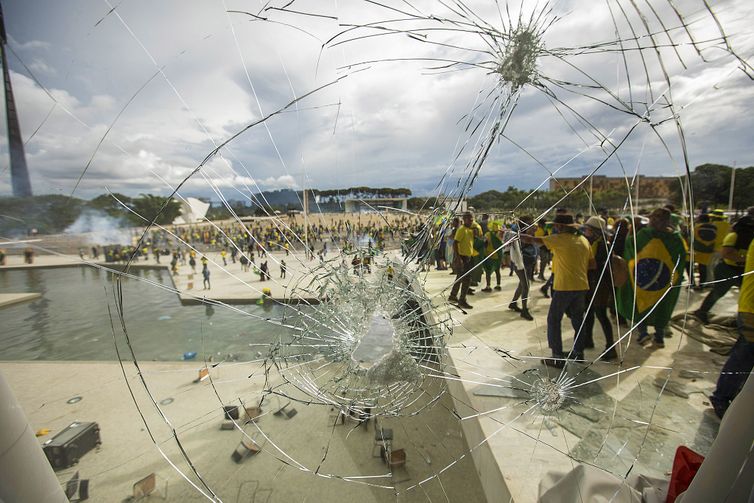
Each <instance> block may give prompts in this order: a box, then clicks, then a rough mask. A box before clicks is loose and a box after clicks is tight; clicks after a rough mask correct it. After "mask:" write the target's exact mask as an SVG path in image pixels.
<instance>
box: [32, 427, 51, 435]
mask: <svg viewBox="0 0 754 503" xmlns="http://www.w3.org/2000/svg"><path fill="white" fill-rule="evenodd" d="M49 433H50V430H49V429H48V428H40V429H38V430H37V432H36V433H34V435H36V436H38V437H44V436H45V435H48V434H49Z"/></svg>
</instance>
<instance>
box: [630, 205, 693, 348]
mask: <svg viewBox="0 0 754 503" xmlns="http://www.w3.org/2000/svg"><path fill="white" fill-rule="evenodd" d="M670 216H671V213H670V211H669V210H668V209H667V208H657V209H656V210H654V211H653V212H652V213H651V214H650V215H649V225H648V226H646V227H644V228H643V229H641V230H640V231H638V232H637V233H636V237H635V238H634V236H633V235H629V236H628V237H627V238H626V248H625V251H624V255H623V257H624V258H625V259H626V263H627V266H628V274H629V280H628V281H627V282H626V284H625V285H623V286H622V287H621V288H619V289H618V291H617V301H618V312H619V313H620V314H621V316H623V317H624V318H625V319H627V320H631V322H632V323H634V324H638V330H639V338H638V340H637V342H638V343H639V344H641V345H645V344H648V343H649V342H650V336H649V333H648V331H647V327H648V326H653V327H654V328H655V334H654V341H652V342H653V346H654V347H656V348H664V347H665V342H664V336H665V327H667V325H668V323H669V322H670V317H671V316H672V315H673V309H675V305H676V302H677V301H678V295H679V293H680V288H678V287H679V286H680V284H681V280H682V279H683V272H684V269H685V267H686V248H685V247H684V244H683V238H681V236H680V234H679V233H678V232H676V231H674V230H673V228H672V227H671V219H670Z"/></svg>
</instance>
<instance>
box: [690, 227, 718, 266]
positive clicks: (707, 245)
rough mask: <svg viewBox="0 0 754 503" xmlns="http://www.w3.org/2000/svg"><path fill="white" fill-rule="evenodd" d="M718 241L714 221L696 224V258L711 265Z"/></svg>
mask: <svg viewBox="0 0 754 503" xmlns="http://www.w3.org/2000/svg"><path fill="white" fill-rule="evenodd" d="M716 241H717V226H716V225H715V224H714V223H712V222H707V223H703V224H697V225H695V226H694V260H695V261H696V262H697V263H698V264H702V265H709V261H710V258H712V253H713V252H714V251H715V242H716Z"/></svg>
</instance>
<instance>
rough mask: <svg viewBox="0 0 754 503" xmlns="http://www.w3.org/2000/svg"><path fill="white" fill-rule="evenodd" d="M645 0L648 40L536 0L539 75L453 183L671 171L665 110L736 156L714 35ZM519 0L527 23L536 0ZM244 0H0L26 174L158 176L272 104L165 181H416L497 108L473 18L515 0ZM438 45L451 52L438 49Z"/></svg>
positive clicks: (99, 185) (623, 8)
mask: <svg viewBox="0 0 754 503" xmlns="http://www.w3.org/2000/svg"><path fill="white" fill-rule="evenodd" d="M288 3H289V2H288V1H280V2H274V1H273V2H267V3H265V4H264V5H271V6H273V7H275V6H278V7H282V6H284V5H286V4H288ZM651 3H652V6H653V7H654V12H656V13H657V16H659V18H660V19H659V20H658V17H657V16H655V14H654V12H652V11H651V10H649V9H646V12H642V13H641V14H642V16H643V19H644V21H646V22H647V23H648V27H649V31H650V32H652V33H653V36H651V37H650V36H646V35H645V34H646V32H647V29H646V27H645V26H644V25H643V21H642V17H641V16H639V15H638V14H637V13H636V12H634V11H633V10H632V9H633V8H632V6H631V3H630V2H623V1H620V2H615V1H611V2H609V3H608V2H577V1H575V0H573V1H570V2H569V1H564V2H552V3H551V4H550V6H549V7H551V8H552V10H551V12H548V13H546V14H545V15H543V16H542V17H541V20H543V22H546V24H547V27H546V28H545V29H543V30H542V31H541V39H540V40H539V42H538V43H537V44H535V45H534V46H527V48H528V49H531V48H532V47H533V48H535V49H536V48H538V49H540V50H543V51H547V52H543V53H541V54H540V55H539V57H537V59H536V72H537V75H536V77H537V80H538V81H539V82H540V83H544V84H545V85H546V86H547V88H549V89H550V91H551V93H550V94H549V95H548V93H545V92H543V90H542V88H541V87H540V88H535V87H533V86H531V85H527V86H524V88H523V90H522V92H521V93H520V95H519V96H518V97H517V103H516V106H515V109H514V110H513V112H512V114H511V116H510V120H509V121H508V122H507V123H506V126H505V128H504V132H503V135H498V136H496V139H497V141H496V142H495V144H494V146H493V148H492V149H491V151H490V154H489V157H488V158H487V160H486V162H485V164H484V166H483V168H482V169H481V171H480V173H479V177H478V179H477V180H476V182H475V184H474V187H473V189H472V193H476V192H480V191H482V190H488V189H493V188H494V189H500V190H504V189H505V188H506V187H508V186H509V185H513V186H517V187H520V188H533V187H536V186H538V185H539V184H541V183H542V182H543V181H546V180H547V178H548V176H550V173H552V172H555V171H556V170H558V169H559V171H557V174H556V176H575V175H582V174H585V173H588V172H591V171H593V170H594V169H595V168H597V167H598V166H599V167H600V168H599V171H597V174H606V175H621V174H623V173H624V172H625V173H634V172H635V171H637V170H638V172H640V173H642V174H645V175H667V176H670V175H678V174H680V173H682V172H683V166H684V149H683V147H682V143H681V140H680V135H679V132H678V128H677V127H676V122H675V121H673V120H672V117H673V113H675V114H676V115H677V117H678V118H679V120H680V123H681V125H682V128H683V133H684V138H685V142H686V149H685V153H686V154H687V155H688V162H689V164H690V165H691V166H696V165H698V164H702V163H706V162H716V163H723V164H733V163H734V162H735V163H736V164H737V165H739V166H749V165H754V151H753V150H752V149H751V144H752V140H754V135H752V131H753V130H754V115H753V114H751V113H750V107H751V104H752V103H754V84H753V83H752V80H750V79H749V78H748V77H747V76H746V75H744V73H743V72H741V71H739V70H737V66H738V65H739V63H738V61H737V60H736V59H735V58H733V57H732V56H731V55H730V54H729V52H728V51H726V50H724V49H723V45H722V44H721V43H719V36H720V33H719V31H717V28H716V23H715V20H714V18H713V17H712V15H711V14H710V13H709V12H708V11H707V10H706V9H705V7H704V4H703V2H701V1H696V0H689V1H684V2H674V3H676V4H677V5H678V6H679V10H680V12H681V14H682V15H683V16H684V19H685V20H686V21H687V23H686V24H687V26H686V27H685V28H684V27H683V26H681V23H680V21H679V18H678V17H677V16H675V14H674V13H673V11H672V10H670V8H669V7H670V5H669V4H668V3H667V1H666V0H662V1H655V0H652V2H651ZM713 3H714V4H715V6H716V7H715V14H716V15H717V17H718V19H719V20H720V22H721V23H722V25H723V26H724V27H725V30H726V33H727V35H729V37H730V38H729V42H730V43H731V45H732V47H733V48H734V49H735V51H736V52H737V54H738V55H739V56H741V57H742V58H744V59H750V60H751V61H754V33H753V30H752V28H751V27H750V23H749V22H748V21H749V20H751V19H754V6H752V5H751V4H752V2H749V1H747V0H736V1H721V2H713ZM515 4H516V5H518V4H519V3H518V2H515ZM524 4H525V5H524V12H523V15H524V17H523V19H524V22H526V20H527V19H528V18H529V17H530V16H531V14H532V9H534V8H535V5H536V2H532V3H531V5H528V4H527V2H524ZM262 5H263V4H262V3H261V2H260V3H255V2H248V1H244V2H240V1H236V2H234V1H232V0H217V1H201V2H200V1H188V0H180V1H178V0H176V1H160V2H152V1H149V0H121V1H120V2H116V0H105V1H104V2H98V1H94V0H91V1H87V0H66V1H64V2H61V1H56V0H47V1H41V0H23V1H22V0H13V1H7V0H6V1H4V2H3V10H4V15H5V25H6V30H7V34H8V38H9V40H8V46H9V48H10V49H9V50H8V62H9V64H10V68H11V78H12V82H13V89H14V93H15V96H16V103H17V106H18V108H19V113H20V121H21V128H22V133H23V137H24V139H25V140H26V155H27V162H28V165H29V170H30V172H31V179H32V186H33V189H34V192H35V193H37V194H40V193H60V194H70V193H71V192H72V191H73V189H74V187H75V186H76V183H77V180H78V178H79V177H80V176H81V175H82V173H84V170H85V169H86V172H85V174H84V175H83V178H82V180H81V182H80V184H79V186H78V188H77V189H76V192H75V193H76V195H77V196H79V197H85V198H86V197H93V196H96V195H98V194H102V193H104V192H105V191H106V190H108V189H109V190H111V191H114V192H122V193H126V194H130V195H136V194H138V193H140V192H150V193H163V194H166V193H169V191H170V187H171V186H175V185H176V184H178V183H180V182H181V181H182V180H183V179H184V178H185V177H186V176H188V174H189V173H190V172H191V171H192V170H193V169H194V168H195V167H197V166H198V165H199V164H200V163H201V162H202V160H203V159H204V158H205V157H206V156H207V155H208V154H209V153H210V152H211V151H212V150H213V149H214V148H215V146H216V145H219V144H222V143H223V142H225V141H226V140H227V139H229V138H231V137H232V136H233V135H235V134H236V133H238V132H240V131H242V130H244V129H245V128H247V126H249V125H251V124H253V123H255V122H257V121H259V120H260V118H262V117H266V116H267V115H269V114H273V113H274V112H277V111H280V110H282V112H281V113H278V114H275V115H273V116H272V117H271V118H269V119H268V120H266V121H264V122H262V123H259V124H257V125H255V126H253V127H251V128H248V129H246V130H245V131H244V132H243V133H242V134H240V135H239V136H238V137H237V138H235V139H234V140H233V141H231V142H230V143H228V144H227V146H226V147H225V148H223V149H221V150H220V152H219V154H220V155H217V156H214V157H213V158H211V159H210V160H209V161H208V162H207V163H206V165H205V166H204V167H203V168H202V170H201V171H200V172H199V173H197V174H196V175H194V176H193V177H192V178H191V179H189V180H188V181H187V182H186V184H185V186H184V189H183V190H182V193H184V194H186V195H195V196H208V197H212V198H213V199H218V198H219V195H218V194H222V195H223V196H224V197H226V198H228V199H241V198H242V197H243V195H244V194H248V192H249V191H250V190H253V191H255V190H257V188H261V189H278V188H287V187H295V188H300V187H301V186H302V185H304V184H306V185H307V186H313V187H318V188H323V189H324V188H342V187H348V186H355V185H368V186H391V187H398V186H403V187H409V188H411V189H412V190H413V191H414V193H416V194H429V193H432V192H433V191H434V190H437V189H436V185H437V183H438V181H439V180H440V179H441V177H442V175H443V173H446V172H448V173H451V174H452V176H451V178H453V177H456V178H457V177H461V176H463V175H464V172H465V171H464V170H465V166H466V164H467V162H468V161H469V159H470V158H471V156H473V155H474V153H475V152H477V150H478V148H479V145H480V143H479V142H480V141H483V139H484V137H485V135H486V134H487V132H488V131H489V130H490V128H491V127H492V125H493V124H494V123H495V121H496V118H497V117H498V115H499V113H500V107H499V101H497V102H495V101H494V98H495V97H496V96H501V95H502V96H505V95H506V94H505V89H504V86H502V85H501V83H500V75H499V74H497V73H495V72H491V71H490V68H492V67H494V66H495V64H496V63H495V62H497V63H499V61H500V58H501V56H500V55H499V54H498V55H497V57H492V55H491V54H489V53H486V52H485V51H489V47H490V46H489V45H488V42H489V40H490V39H489V37H485V36H482V34H480V33H479V32H480V29H479V26H482V24H483V23H486V24H488V25H489V26H490V27H492V28H494V29H496V30H500V31H510V30H511V24H512V25H514V28H515V25H516V24H517V19H518V11H517V7H516V8H514V7H513V6H511V8H510V9H511V13H510V16H511V20H512V21H509V19H508V14H507V13H505V12H504V11H503V12H502V13H501V12H498V10H497V9H496V7H495V3H494V2H493V1H492V0H485V1H478V2H467V3H466V5H469V6H471V8H472V9H473V13H467V14H465V15H463V14H462V13H458V12H456V13H453V12H450V11H449V10H448V9H447V8H445V7H442V6H441V5H439V4H437V3H435V2H431V1H420V2H412V3H407V2H403V1H395V2H386V3H385V5H388V6H392V7H394V9H389V8H385V7H380V6H378V5H375V4H374V3H366V2H361V1H359V0H347V1H345V2H344V1H340V2H336V1H334V0H333V1H321V0H318V1H304V0H300V1H296V2H294V3H293V4H291V5H290V6H289V7H288V8H287V9H288V11H283V10H279V9H275V8H273V9H266V10H260V9H261V8H262ZM540 7H541V5H540ZM233 10H241V11H247V12H250V13H251V14H253V15H250V14H243V13H234V12H229V11H233ZM304 13H310V14H316V16H315V15H305V14H304ZM534 14H535V16H536V15H537V14H538V12H535V13H534ZM431 15H434V16H435V18H434V19H431V18H430V16H431ZM254 16H258V17H254ZM416 17H421V18H423V20H417V19H416ZM412 18H413V19H412ZM439 18H448V19H453V20H455V21H456V23H450V22H440V21H437V19H439ZM614 18H615V19H616V21H615V24H614V23H613V21H612V19H614ZM550 21H554V22H552V23H550ZM660 21H662V24H660ZM369 23H374V24H373V25H372V26H375V27H374V28H371V27H365V25H367V24H369ZM473 25H476V27H474V26H473ZM662 25H664V27H665V28H664V29H663V28H662ZM632 28H633V30H634V32H636V34H637V36H638V37H639V43H640V44H642V45H643V46H644V47H649V46H650V45H651V44H652V43H653V42H654V44H655V45H657V46H661V47H659V48H658V49H657V51H655V49H652V48H647V49H645V50H643V51H637V50H635V48H636V44H637V42H636V41H635V40H632V37H633V35H632V31H631V29H632ZM665 29H666V30H667V31H664V30H665ZM389 30H393V33H390V31H389ZM408 30H413V34H414V35H415V36H413V37H410V36H408V35H407V34H406V33H405V32H406V31H408ZM396 31H401V32H402V33H395V32H396ZM520 31H521V30H519V32H520ZM523 31H526V30H523ZM339 33H340V35H338V34H339ZM616 33H617V36H618V37H619V38H621V39H623V43H622V47H623V49H624V50H623V51H622V52H621V51H620V50H619V49H620V47H621V44H618V43H616V40H617V38H616ZM336 35H338V36H337V37H336V38H334V39H333V37H334V36H336ZM689 36H691V37H693V39H694V40H695V41H696V42H697V45H696V47H694V46H693V45H692V44H691V43H690V39H689ZM341 42H342V43H341ZM499 43H500V46H501V47H504V46H506V45H508V46H510V43H508V42H506V41H500V42H499ZM511 47H512V46H511ZM579 47H583V48H587V47H588V49H583V50H580V51H577V50H575V49H574V48H579ZM697 50H698V51H697ZM658 52H659V54H660V56H661V57H662V62H663V64H662V65H660V64H659V62H658V58H657V54H658ZM700 53H701V54H700ZM419 58H425V59H422V60H419ZM439 60H442V61H444V62H443V63H441V62H439ZM454 61H462V62H465V63H471V64H470V65H455V66H450V67H448V68H439V67H442V66H447V65H448V64H449V63H450V62H454ZM666 75H667V79H666ZM532 80H534V79H533V77H532ZM668 83H669V85H668ZM323 86H324V87H323ZM312 91H315V92H312ZM308 93H311V94H308ZM302 96H306V97H304V98H303V99H301V100H300V101H297V102H296V103H295V104H294V105H293V106H290V107H288V108H285V107H286V106H287V105H288V104H289V103H290V102H291V101H292V100H295V99H296V98H298V97H302ZM669 103H670V104H672V105H673V108H672V110H671V108H670V107H669V106H668V104H669ZM284 108H285V109H284ZM283 109H284V110H283ZM3 113H4V111H3ZM469 124H471V126H469ZM477 124H479V127H478V128H476V129H475V126H476V125H477ZM637 124H638V125H637ZM0 127H2V129H3V131H2V133H3V134H2V138H1V139H0V154H2V160H1V161H0V173H2V176H1V177H0V194H3V195H9V194H10V174H9V169H8V163H9V161H8V155H7V151H8V149H7V135H6V131H5V123H4V121H3V124H2V126H0ZM605 139H607V140H605ZM611 142H612V143H613V144H620V147H619V148H618V150H617V155H609V153H610V151H611V147H610V143H611ZM87 166H88V168H87Z"/></svg>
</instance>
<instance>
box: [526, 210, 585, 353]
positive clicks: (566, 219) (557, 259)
mask: <svg viewBox="0 0 754 503" xmlns="http://www.w3.org/2000/svg"><path fill="white" fill-rule="evenodd" d="M553 225H554V227H555V230H556V231H557V232H556V233H554V234H552V235H550V236H544V237H534V236H527V235H525V234H522V235H521V240H522V241H524V242H525V243H534V244H538V245H544V246H546V247H547V248H548V249H549V250H550V251H552V257H553V258H552V260H553V269H554V270H555V271H557V274H555V279H554V283H553V289H552V302H551V303H550V310H549V311H548V313H547V344H548V345H549V347H550V350H551V351H552V358H545V359H543V360H542V363H544V364H545V365H548V366H550V367H556V368H563V366H564V365H565V361H564V358H565V354H564V353H563V336H562V329H561V326H560V324H561V322H562V320H563V315H568V317H569V318H571V326H573V329H574V331H575V335H574V341H573V349H572V350H571V354H570V357H571V358H573V359H576V360H583V359H584V342H585V340H584V339H585V338H584V337H581V336H580V335H581V334H580V333H579V330H580V329H581V325H582V323H583V321H584V308H585V303H586V294H587V292H588V291H589V279H588V276H587V273H588V270H589V268H590V266H591V267H592V268H594V260H593V259H592V258H591V247H590V246H589V241H587V239H586V238H585V237H584V236H582V235H580V234H579V232H578V228H577V225H576V223H575V220H574V218H573V215H571V214H570V213H559V214H557V215H555V220H554V221H553Z"/></svg>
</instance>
